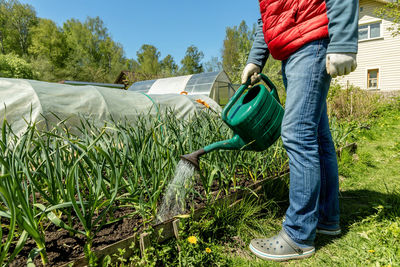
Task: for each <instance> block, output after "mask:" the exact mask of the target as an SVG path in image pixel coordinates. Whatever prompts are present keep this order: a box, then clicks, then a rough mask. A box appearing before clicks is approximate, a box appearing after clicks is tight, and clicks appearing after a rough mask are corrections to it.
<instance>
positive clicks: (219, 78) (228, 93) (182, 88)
mask: <svg viewBox="0 0 400 267" xmlns="http://www.w3.org/2000/svg"><path fill="white" fill-rule="evenodd" d="M128 90H129V91H133V92H142V93H146V94H181V93H182V92H185V93H186V94H188V95H205V96H208V97H210V98H212V99H214V101H215V102H217V103H218V104H221V105H223V104H226V102H227V101H228V99H229V98H231V97H232V96H233V94H234V93H235V90H234V89H233V87H232V86H231V82H230V79H229V77H228V75H227V74H226V72H225V71H223V70H222V71H217V72H204V73H199V74H192V75H185V76H178V77H169V78H162V79H157V80H147V81H139V82H136V83H134V84H132V85H131V87H129V88H128Z"/></svg>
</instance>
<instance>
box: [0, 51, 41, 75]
mask: <svg viewBox="0 0 400 267" xmlns="http://www.w3.org/2000/svg"><path fill="white" fill-rule="evenodd" d="M0 77H4V78H23V79H35V77H36V74H35V72H34V70H33V68H32V66H31V65H30V64H29V63H28V62H26V61H25V60H24V59H22V58H19V57H18V56H16V55H14V54H7V55H0Z"/></svg>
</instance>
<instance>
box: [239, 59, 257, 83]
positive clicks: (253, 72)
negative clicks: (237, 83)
mask: <svg viewBox="0 0 400 267" xmlns="http://www.w3.org/2000/svg"><path fill="white" fill-rule="evenodd" d="M260 71H261V68H260V67H259V66H257V65H256V64H254V63H249V64H247V65H246V66H245V67H244V69H243V72H242V84H245V83H246V82H247V80H248V79H249V78H251V84H254V83H256V81H257V80H259V77H258V74H259V73H260Z"/></svg>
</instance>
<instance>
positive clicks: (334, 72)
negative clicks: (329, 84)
mask: <svg viewBox="0 0 400 267" xmlns="http://www.w3.org/2000/svg"><path fill="white" fill-rule="evenodd" d="M356 56H357V54H355V53H332V54H326V71H327V72H328V74H330V75H331V76H332V78H336V77H337V76H342V75H347V74H349V73H350V72H352V71H354V70H355V69H356V68H357V59H356Z"/></svg>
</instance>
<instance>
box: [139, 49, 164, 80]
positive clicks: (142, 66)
mask: <svg viewBox="0 0 400 267" xmlns="http://www.w3.org/2000/svg"><path fill="white" fill-rule="evenodd" d="M136 55H137V61H138V63H139V73H138V74H139V75H140V76H141V77H142V79H146V80H147V79H152V78H156V77H157V76H158V74H159V73H160V71H161V63H160V61H159V59H160V56H161V54H160V52H159V51H158V50H157V48H156V47H155V46H153V45H149V44H144V45H142V47H141V48H140V49H139V51H138V52H137V53H136Z"/></svg>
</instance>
